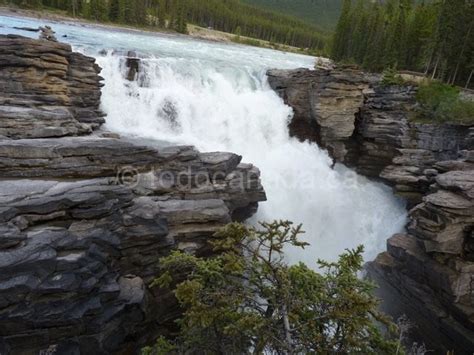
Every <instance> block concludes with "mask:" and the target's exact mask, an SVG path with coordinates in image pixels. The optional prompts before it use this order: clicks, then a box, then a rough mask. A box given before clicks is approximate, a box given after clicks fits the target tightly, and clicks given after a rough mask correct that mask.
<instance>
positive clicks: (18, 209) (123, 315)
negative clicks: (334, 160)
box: [0, 36, 265, 355]
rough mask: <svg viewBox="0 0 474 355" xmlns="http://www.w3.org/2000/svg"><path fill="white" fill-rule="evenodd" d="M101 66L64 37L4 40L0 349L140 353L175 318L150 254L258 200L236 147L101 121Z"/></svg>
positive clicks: (189, 241) (198, 248) (199, 248)
mask: <svg viewBox="0 0 474 355" xmlns="http://www.w3.org/2000/svg"><path fill="white" fill-rule="evenodd" d="M99 72H100V68H99V67H98V66H97V65H96V64H95V61H94V59H93V58H88V57H86V56H84V55H82V54H78V53H74V52H72V51H71V48H70V46H69V45H66V44H62V43H57V42H51V41H47V40H33V39H28V38H24V37H20V36H0V84H1V86H2V91H1V92H0V102H1V105H0V354H22V355H24V354H38V353H45V354H46V353H47V354H54V353H57V354H79V353H82V354H89V353H90V354H111V353H119V352H120V353H127V352H129V353H133V352H137V351H138V350H139V348H140V346H141V345H143V344H144V342H153V341H154V336H155V335H156V334H157V333H158V332H160V331H161V330H163V329H166V328H169V327H170V326H173V320H174V319H175V318H176V315H177V314H178V313H179V310H178V309H177V305H176V302H174V299H173V297H172V295H171V294H166V293H163V291H161V290H158V289H149V287H148V285H149V284H150V282H151V280H152V279H153V278H154V277H155V276H156V275H157V274H158V273H159V258H160V257H161V256H164V255H167V254H169V252H170V251H172V250H176V249H180V250H186V251H189V252H193V253H197V254H200V255H208V254H209V253H210V252H212V251H211V250H209V248H208V244H207V240H208V239H209V238H212V237H213V234H214V232H215V231H216V230H217V229H218V228H220V227H221V226H223V225H225V224H226V223H228V222H230V221H232V220H237V221H241V220H244V219H245V218H247V217H249V216H251V215H252V214H253V213H255V211H256V209H257V205H258V202H259V201H264V200H265V192H264V190H263V188H262V186H261V184H260V172H259V170H258V169H257V168H256V167H254V166H252V165H250V164H243V163H241V157H240V156H238V155H235V154H232V153H225V152H215V153H200V152H198V151H197V150H196V149H195V148H193V147H190V146H164V145H161V146H158V147H156V146H154V147H150V146H147V145H144V144H143V143H142V142H136V141H134V140H132V139H121V138H120V137H118V136H117V135H115V134H112V133H110V132H106V131H104V130H102V129H101V127H100V126H101V125H102V123H104V114H103V113H102V112H101V111H100V108H99V103H100V88H101V78H100V76H99V75H98V74H99Z"/></svg>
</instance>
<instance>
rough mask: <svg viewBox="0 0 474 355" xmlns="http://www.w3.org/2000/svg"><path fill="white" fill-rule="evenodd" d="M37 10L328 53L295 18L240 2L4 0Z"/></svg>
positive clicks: (312, 30) (323, 42)
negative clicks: (195, 28) (196, 29)
mask: <svg viewBox="0 0 474 355" xmlns="http://www.w3.org/2000/svg"><path fill="white" fill-rule="evenodd" d="M2 2H3V3H10V4H13V5H17V6H23V7H31V8H54V9H60V10H64V11H68V12H69V14H71V15H73V16H80V17H84V18H87V19H91V20H95V21H100V22H108V21H110V22H115V23H124V24H130V25H136V26H153V27H157V28H167V29H172V30H176V31H178V32H183V33H184V32H186V23H188V22H190V23H193V24H196V25H199V26H203V27H212V28H214V29H216V30H220V31H225V32H230V33H235V34H238V35H242V36H249V37H254V38H259V39H263V40H267V41H271V42H276V43H283V44H287V45H290V46H295V47H299V48H308V49H312V50H319V51H321V50H323V49H324V48H325V47H326V44H327V38H326V35H324V34H321V33H320V32H319V31H318V30H317V28H315V27H314V26H312V25H309V24H307V23H305V22H303V21H301V20H298V19H296V18H294V17H290V16H286V15H281V14H277V13H275V12H272V11H268V10H265V9H262V8H259V7H255V6H251V5H248V4H244V3H242V2H240V1H239V0H0V3H2Z"/></svg>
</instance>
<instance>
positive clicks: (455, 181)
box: [268, 68, 474, 353]
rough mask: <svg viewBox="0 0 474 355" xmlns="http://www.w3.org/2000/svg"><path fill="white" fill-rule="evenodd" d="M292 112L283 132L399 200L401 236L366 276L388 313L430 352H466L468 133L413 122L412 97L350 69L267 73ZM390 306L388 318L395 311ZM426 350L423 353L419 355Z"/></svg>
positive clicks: (473, 192) (469, 342)
mask: <svg viewBox="0 0 474 355" xmlns="http://www.w3.org/2000/svg"><path fill="white" fill-rule="evenodd" d="M268 76H269V82H270V85H271V86H272V88H273V89H274V90H276V91H277V92H278V93H279V94H280V95H281V96H282V98H283V99H284V100H285V102H286V103H287V104H288V105H290V106H291V107H293V110H294V112H295V115H294V118H293V121H292V123H291V124H290V130H291V131H292V133H293V134H294V135H296V136H297V137H299V138H300V139H310V140H312V141H315V142H317V143H318V144H319V145H321V146H322V147H323V148H326V149H327V150H328V152H329V154H330V155H331V156H332V157H333V159H334V160H335V161H338V162H341V163H344V164H346V165H348V166H351V167H354V168H355V169H356V170H357V171H358V172H359V173H361V174H363V175H365V176H368V177H371V178H375V179H378V180H382V181H384V182H385V183H387V184H390V185H391V186H393V188H394V192H395V193H396V194H398V195H400V196H402V197H404V198H405V199H406V200H407V206H408V209H409V223H408V225H407V230H406V233H404V234H399V235H395V236H393V237H392V238H390V239H389V240H388V243H387V252H385V253H382V254H381V255H379V256H378V257H377V259H376V260H375V261H374V262H373V263H371V265H370V270H371V272H372V275H373V276H374V277H376V278H377V279H378V280H379V281H380V282H381V283H386V284H387V285H388V287H391V288H393V290H394V291H396V292H397V293H398V294H399V295H401V298H400V299H395V298H396V297H394V295H393V294H385V295H384V297H387V299H388V298H392V300H391V301H390V302H392V303H393V304H395V303H397V302H398V303H401V305H402V306H406V307H398V309H397V311H396V312H393V313H397V312H398V314H401V313H403V312H408V313H409V315H410V316H411V317H412V318H413V320H414V321H415V322H416V323H419V324H420V326H422V327H424V329H423V331H421V333H423V334H421V335H422V338H423V339H426V340H427V342H428V343H430V344H432V345H433V346H435V347H436V348H437V349H438V350H440V351H442V350H444V351H447V350H452V349H456V350H457V352H458V353H468V352H469V351H471V352H472V350H473V349H474V287H473V285H474V254H473V251H474V235H473V231H474V127H473V126H466V125H459V124H448V123H446V124H432V123H420V122H416V120H414V114H413V111H414V110H415V108H416V99H415V94H416V91H417V87H416V86H414V85H406V86H384V85H382V83H381V80H380V77H377V76H372V75H368V74H365V73H363V72H360V71H357V70H354V69H352V68H339V69H335V70H314V71H311V70H306V69H298V70H283V71H282V70H271V71H269V72H268ZM393 304H392V305H391V307H387V309H389V310H390V309H394V308H397V307H394V306H393ZM430 344H427V346H428V348H429V347H430Z"/></svg>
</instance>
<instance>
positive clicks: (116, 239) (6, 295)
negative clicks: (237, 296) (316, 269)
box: [0, 18, 473, 353]
mask: <svg viewBox="0 0 474 355" xmlns="http://www.w3.org/2000/svg"><path fill="white" fill-rule="evenodd" d="M2 20H5V21H4V22H2V24H3V23H5V24H6V27H5V28H0V32H1V33H21V34H22V35H25V33H24V32H18V31H16V32H15V30H13V29H12V28H13V27H14V26H17V27H18V26H21V25H23V26H25V25H28V26H32V27H34V26H37V25H38V23H36V22H35V21H33V20H25V19H13V18H2ZM53 26H54V29H55V30H56V31H57V33H58V38H62V36H64V35H66V36H67V38H66V39H67V41H68V42H70V43H71V44H72V45H73V48H74V50H77V51H79V52H81V53H84V54H85V55H83V54H78V53H74V52H72V51H71V48H70V47H69V46H68V45H65V44H61V43H55V42H49V41H36V40H31V39H27V38H23V37H15V36H2V37H1V38H0V40H1V47H0V59H1V60H2V67H1V70H2V76H1V78H2V87H3V88H4V90H3V92H2V95H3V97H2V106H1V108H0V117H1V123H2V124H1V126H0V136H1V138H2V140H1V143H0V152H1V153H0V157H1V165H0V171H1V174H0V176H1V178H2V180H1V182H0V188H1V190H2V194H1V195H2V197H1V199H2V200H1V210H0V211H1V216H2V217H1V218H2V225H1V228H2V230H3V231H4V232H3V233H2V234H3V235H2V243H1V252H2V254H3V256H2V259H1V260H2V265H0V268H1V270H2V275H4V279H3V281H2V282H1V283H0V285H1V288H0V295H1V305H2V306H1V310H0V319H1V324H2V325H1V327H2V328H1V329H0V335H1V340H0V352H6V353H8V352H12V353H35V352H37V351H38V350H46V349H51V350H54V351H56V352H57V353H83V352H90V351H92V352H94V353H100V352H102V353H110V352H116V351H118V349H122V350H123V349H130V350H136V349H133V347H134V346H135V347H136V346H137V344H143V343H145V342H147V341H152V340H153V339H147V335H146V334H154V332H155V333H156V332H159V331H163V329H165V328H166V327H167V326H169V324H170V321H171V320H172V319H173V317H174V316H175V315H176V312H177V310H176V308H175V307H173V303H172V302H171V301H170V298H171V297H170V295H166V294H165V295H163V294H154V293H153V292H152V291H150V290H149V289H148V287H147V285H148V284H149V281H150V279H151V278H152V277H153V276H154V275H155V274H156V272H158V265H157V261H158V259H159V257H160V256H162V255H166V254H167V253H169V251H170V250H172V249H176V248H179V249H182V250H189V251H195V252H197V253H200V254H202V255H207V254H208V252H209V251H208V250H207V249H206V243H205V242H206V240H207V239H208V238H211V237H212V234H213V233H214V231H215V230H216V229H217V228H218V227H220V226H222V225H223V224H225V223H227V222H229V221H231V220H244V219H246V218H248V217H250V216H252V215H254V217H252V219H250V221H249V222H250V223H255V222H256V221H257V220H264V219H274V218H285V219H291V220H293V221H294V222H296V223H303V224H304V229H305V230H306V231H307V236H308V241H309V242H311V244H312V246H311V248H309V249H307V252H306V253H304V254H301V253H299V254H296V253H292V251H288V257H289V259H290V261H292V262H294V261H300V260H302V261H305V262H307V263H308V264H310V265H314V262H315V259H316V258H317V257H322V258H326V259H334V258H335V257H336V256H337V255H338V254H339V253H340V252H342V251H343V250H344V249H345V248H352V247H355V246H357V245H359V244H364V245H365V246H366V254H365V258H366V260H368V261H369V260H373V259H374V258H375V256H376V255H377V254H378V253H380V252H382V251H384V250H385V244H386V240H387V239H388V238H390V237H391V236H392V235H394V234H396V233H400V232H403V227H404V225H405V223H406V218H405V217H406V213H405V207H404V203H403V200H402V199H398V198H395V197H393V196H392V192H391V191H390V189H389V188H387V187H386V186H384V185H383V184H382V183H381V182H375V181H372V180H368V179H366V178H364V177H363V176H361V175H365V176H367V177H369V178H379V177H380V178H381V181H383V182H385V183H389V184H390V185H393V186H394V187H395V190H396V192H398V193H400V194H401V195H402V196H403V197H405V198H408V201H409V205H410V207H414V206H415V205H416V206H417V207H415V209H412V210H411V211H410V223H409V227H408V233H407V234H396V235H395V236H394V237H392V238H391V239H390V240H389V250H388V253H382V254H380V255H379V256H378V257H377V259H376V260H375V262H373V263H372V268H373V269H374V270H376V273H377V275H383V277H384V278H386V279H387V280H391V279H392V280H393V279H396V280H401V281H400V282H403V285H404V286H406V289H407V290H408V291H407V292H408V297H411V300H414V299H416V297H415V296H413V294H414V292H415V291H418V288H417V287H418V286H417V285H423V289H422V290H421V288H420V292H421V291H423V292H425V293H423V294H422V296H420V295H421V293H418V294H417V295H418V296H419V297H430V298H429V299H430V300H433V304H440V307H441V308H440V309H443V310H444V312H447V313H446V314H448V315H449V316H444V314H442V315H441V316H440V313H437V315H438V316H437V319H438V320H439V321H440V324H441V325H442V326H440V327H441V328H443V327H444V328H443V329H445V330H446V331H452V329H457V330H458V331H456V332H453V333H456V334H454V336H453V337H452V339H454V341H458V340H459V339H464V340H462V341H469V337H470V335H469V334H470V333H469V332H470V330H468V329H467V328H469V326H472V318H471V317H472V313H470V309H472V289H471V286H470V282H471V281H470V280H471V278H472V270H471V268H472V263H471V262H472V260H471V258H472V256H471V254H472V250H471V248H472V247H471V244H470V241H471V239H469V238H472V225H473V220H472V216H473V211H472V184H473V180H472V151H471V149H472V145H473V144H472V139H473V131H472V128H470V129H466V128H465V127H463V128H459V127H451V126H446V127H443V128H442V131H439V128H438V127H432V126H429V125H413V124H410V123H409V122H408V119H407V117H406V112H409V111H410V106H411V105H412V104H413V95H412V94H413V93H412V90H413V88H411V87H408V88H384V87H382V86H379V85H377V80H379V79H377V78H375V77H374V78H370V77H367V76H366V75H362V74H361V73H358V72H357V71H354V70H351V69H348V68H345V69H344V68H343V69H336V70H334V71H326V70H317V71H310V70H308V69H309V68H311V67H312V66H313V65H314V58H311V57H304V56H297V55H291V54H283V53H278V52H273V51H268V50H263V49H256V48H254V49H250V48H247V47H243V46H226V45H219V44H212V43H207V42H195V41H190V40H187V39H185V38H182V37H173V36H168V37H167V36H162V37H159V36H156V37H155V36H151V35H146V34H140V33H128V32H120V31H112V30H110V31H106V30H101V31H98V30H97V29H95V28H93V27H92V28H80V27H79V26H74V25H68V24H54V25H53ZM104 47H105V50H104ZM129 50H133V51H135V52H136V53H135V54H136V56H138V57H140V58H139V63H140V68H139V70H138V72H137V73H136V74H133V75H131V76H130V75H128V74H129V73H128V67H127V55H128V54H129V53H128V51H129ZM88 56H94V57H95V59H94V58H90V57H88ZM32 58H34V60H32ZM95 61H96V62H97V64H98V65H97V64H95ZM99 66H100V68H101V69H102V70H101V72H100V75H101V76H102V77H103V78H104V80H103V81H102V80H101V77H99V76H98V75H99V71H100V69H99ZM298 67H305V68H307V69H298V70H294V68H298ZM270 68H280V70H278V71H270V72H268V80H269V83H267V75H266V72H267V70H268V69H270ZM281 69H287V70H283V71H282V70H281ZM130 79H133V80H130ZM269 84H270V85H269ZM102 86H103V87H102ZM273 89H274V90H276V91H277V92H278V93H279V94H280V95H281V96H282V97H283V99H284V101H285V102H286V103H287V104H288V105H289V106H290V107H292V109H293V111H294V115H293V116H292V110H291V109H290V107H288V106H286V105H285V104H284V102H283V101H282V100H281V98H280V97H278V95H277V94H276V93H275V92H274V91H273ZM290 118H291V124H290V129H291V133H292V134H293V135H295V136H297V137H298V138H300V139H307V138H309V139H310V140H311V141H312V142H313V143H310V142H300V141H299V140H298V139H297V138H290V137H288V129H287V124H288V122H289V119H290ZM104 123H105V124H104ZM433 132H436V135H434V134H433ZM314 142H317V143H318V144H320V145H321V146H322V147H323V148H325V149H327V150H328V151H329V153H330V155H331V157H332V158H333V159H335V160H336V161H338V162H340V163H344V164H346V165H348V166H350V167H354V168H355V169H356V170H357V171H358V172H359V173H360V174H361V175H357V174H355V173H354V172H353V171H352V170H349V169H348V168H346V167H344V166H343V165H340V164H337V165H336V167H335V169H332V168H331V166H332V159H331V157H330V156H329V155H328V154H327V153H326V151H324V150H321V149H319V148H318V147H317V146H316V144H314ZM190 145H192V146H190ZM193 146H194V147H196V148H194V147H193ZM216 151H231V152H235V153H237V154H240V155H237V154H234V153H222V152H216ZM201 152H205V153H201ZM208 152H215V153H208ZM242 156H243V158H242ZM242 159H243V161H245V162H247V163H252V164H255V165H256V166H257V167H258V168H259V169H260V170H259V169H257V168H256V167H254V166H253V165H250V164H243V163H241V160H242ZM422 164H423V165H422ZM424 164H426V166H425V165H424ZM260 171H261V173H260ZM168 172H171V175H163V173H168ZM260 174H261V176H260ZM164 177H165V178H166V179H165V181H164V180H163V178H164ZM182 178H184V179H185V181H184V182H183V181H182V180H181V179H182ZM260 179H261V181H260ZM170 180H171V182H170ZM433 184H435V185H433ZM264 189H265V191H264ZM434 189H437V190H434ZM431 192H432V194H429V193H431ZM424 196H426V197H425V200H424V202H422V198H423V197H424ZM265 199H268V201H267V202H265V203H262V204H260V207H259V209H258V211H257V209H256V207H257V203H259V202H263V201H264V200H265ZM420 202H422V204H421V205H419V203H420ZM255 212H257V214H256V215H255ZM430 218H431V219H430ZM469 233H471V234H469ZM415 240H420V241H421V243H418V244H417V243H415V242H414V241H415ZM420 245H422V248H421V247H420ZM433 253H434V254H433ZM420 265H424V266H425V267H423V268H422V267H420ZM385 274H388V276H386V275H385ZM424 279H427V280H429V281H428V282H426V285H425V284H424V283H423V282H421V281H420V280H424ZM389 282H390V281H389ZM425 286H426V287H425ZM440 294H442V295H441V296H440ZM470 307H471V308H470ZM446 310H447V311H446ZM435 312H440V311H438V310H435ZM428 317H429V316H428ZM153 319H154V320H156V319H159V320H160V321H159V322H155V321H152V320H153ZM452 320H454V321H456V322H458V323H456V324H455V325H454V326H453V325H452V322H451V321H452ZM444 324H447V325H444ZM459 327H462V328H459ZM464 328H466V329H464ZM145 329H147V331H148V332H145V331H144V330H145ZM150 329H153V331H150ZM471 339H472V338H471ZM460 346H462V347H461V349H468V347H469V346H470V344H469V343H460Z"/></svg>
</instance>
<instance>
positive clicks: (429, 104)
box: [416, 81, 474, 124]
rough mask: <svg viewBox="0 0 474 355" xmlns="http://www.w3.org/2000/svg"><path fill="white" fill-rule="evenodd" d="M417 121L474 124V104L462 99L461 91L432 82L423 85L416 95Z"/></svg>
mask: <svg viewBox="0 0 474 355" xmlns="http://www.w3.org/2000/svg"><path fill="white" fill-rule="evenodd" d="M416 99H417V101H418V104H419V107H418V110H417V115H416V118H417V119H421V120H423V121H428V122H438V123H449V122H453V123H461V124H473V123H474V102H473V101H468V100H463V99H461V98H460V95H459V89H457V88H455V87H453V86H450V85H447V84H443V83H441V82H438V81H432V82H429V83H427V84H424V85H421V86H420V87H419V89H418V93H417V95H416Z"/></svg>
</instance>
